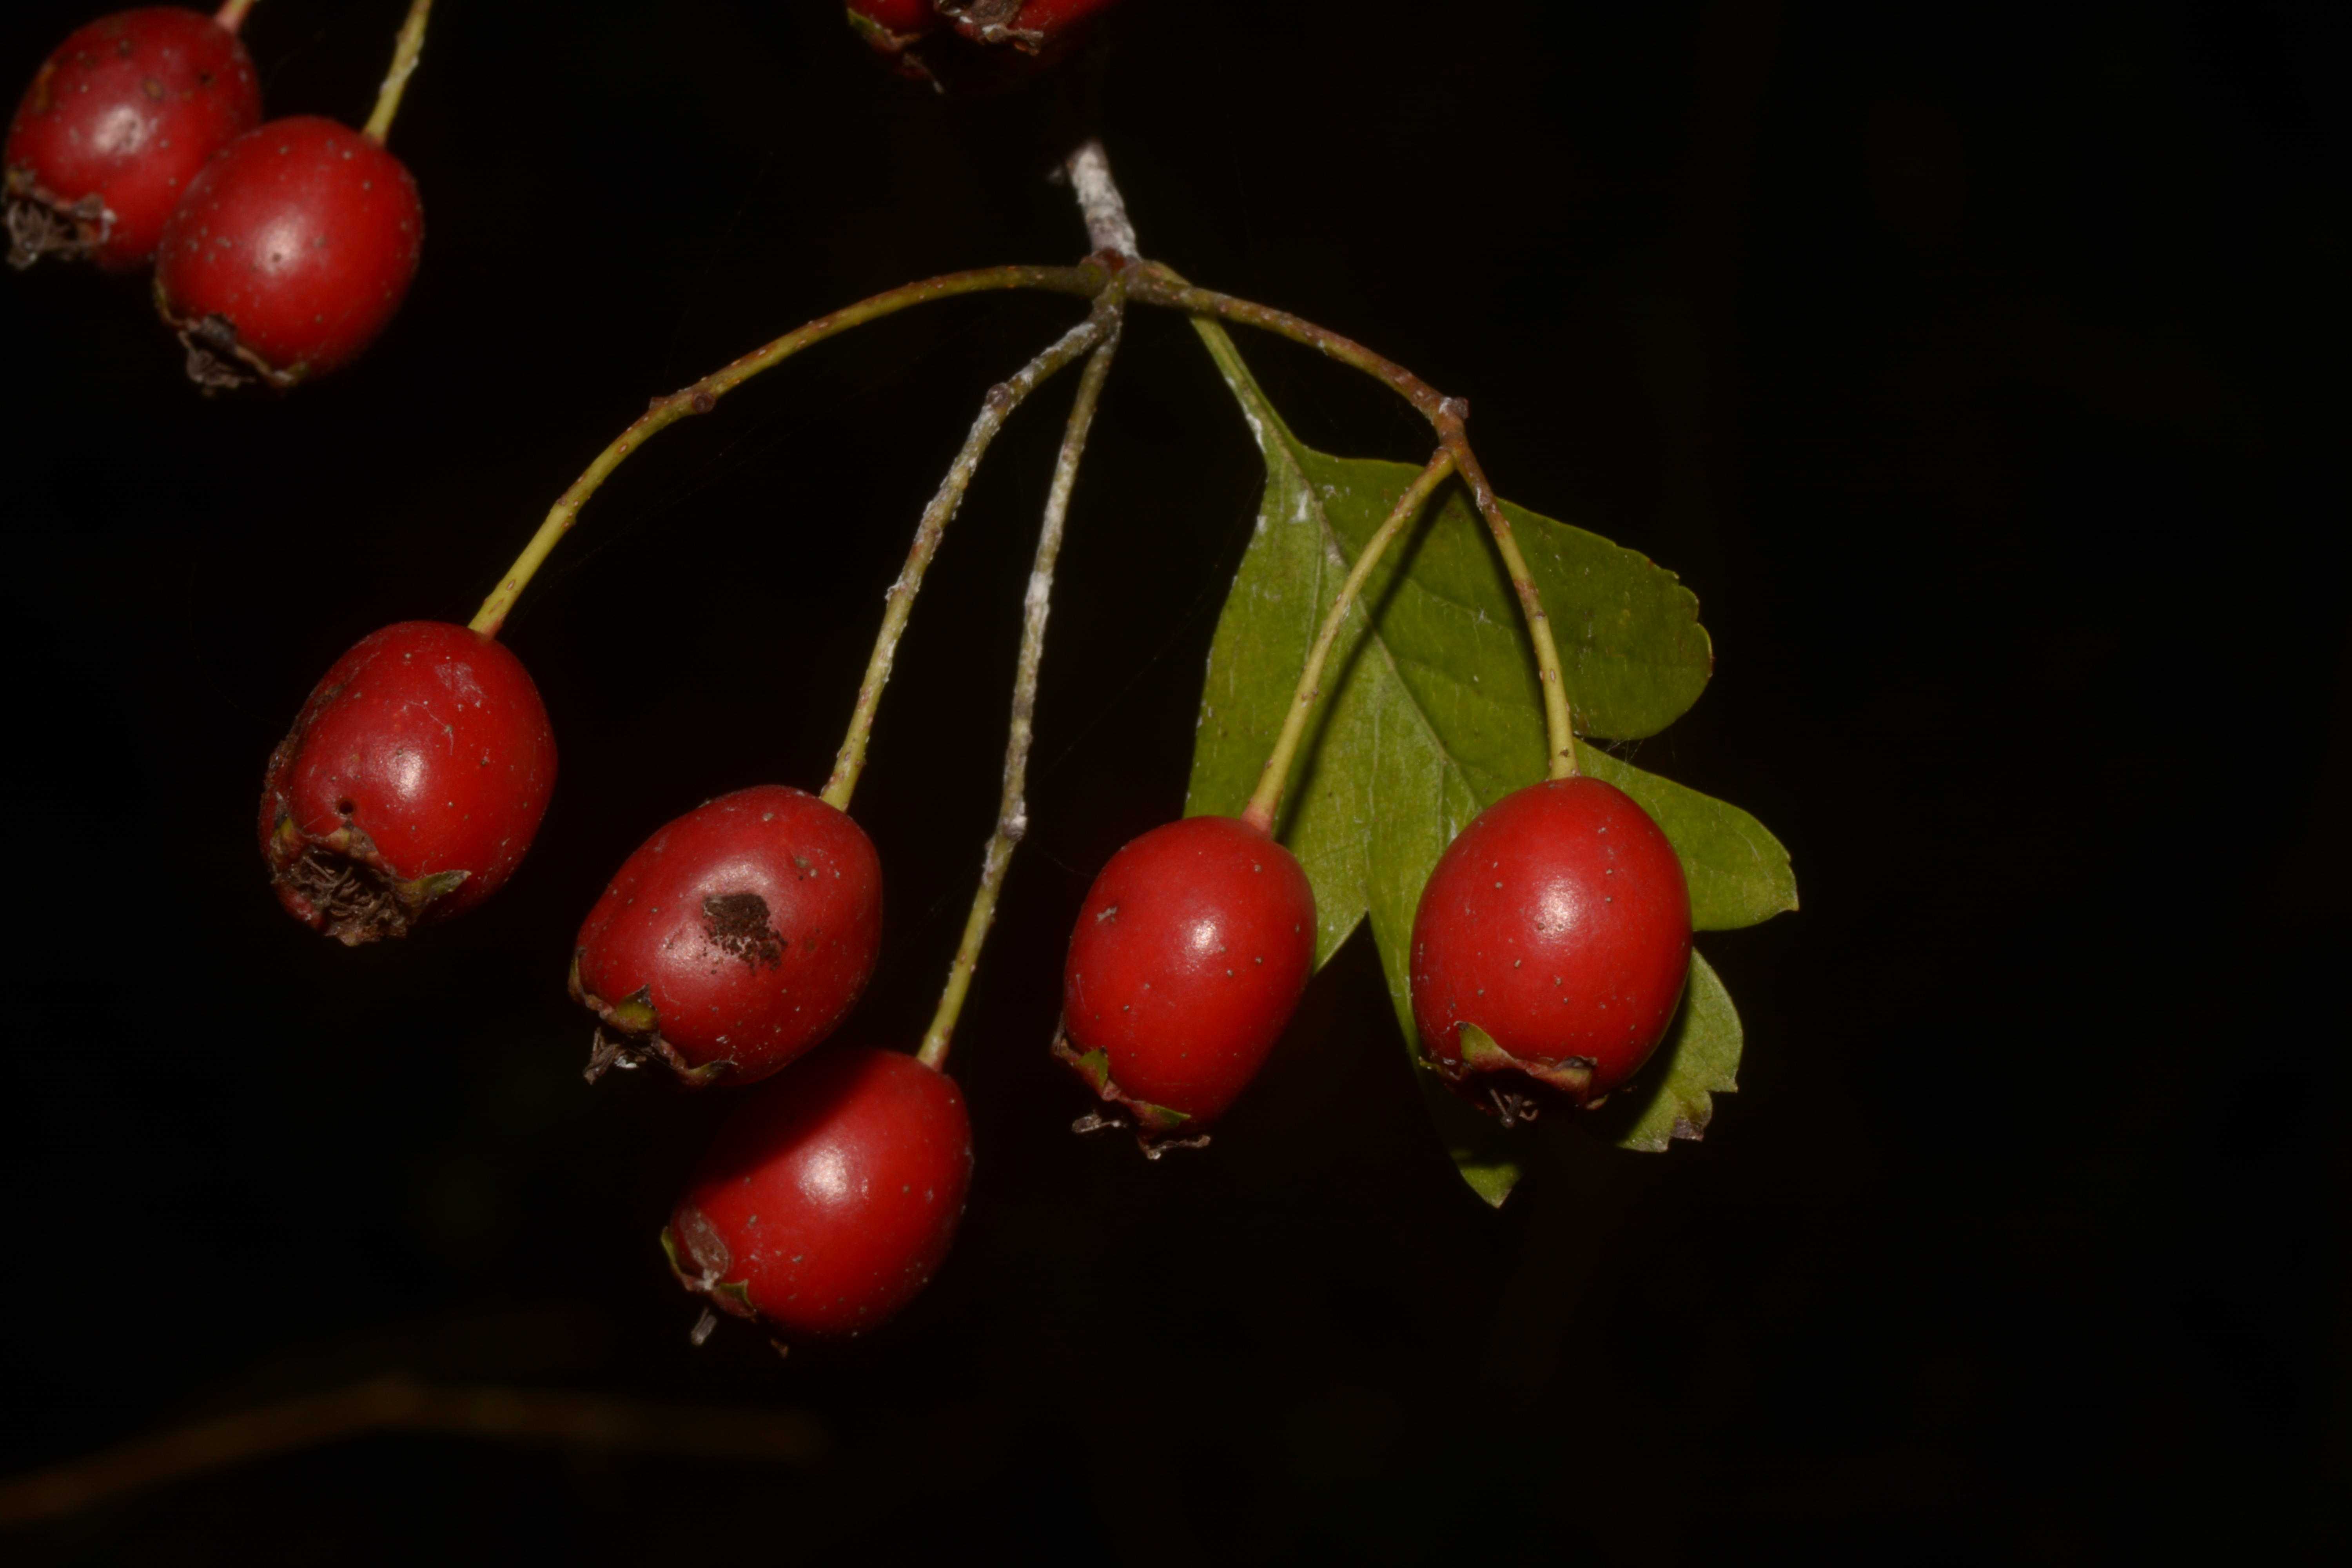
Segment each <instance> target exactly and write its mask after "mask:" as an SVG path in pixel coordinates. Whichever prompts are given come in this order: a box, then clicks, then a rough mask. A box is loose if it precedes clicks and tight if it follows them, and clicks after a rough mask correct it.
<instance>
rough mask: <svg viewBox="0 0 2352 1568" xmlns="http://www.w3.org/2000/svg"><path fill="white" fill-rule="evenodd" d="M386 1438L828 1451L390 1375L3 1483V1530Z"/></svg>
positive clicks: (703, 1425)
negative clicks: (210, 1474)
mask: <svg viewBox="0 0 2352 1568" xmlns="http://www.w3.org/2000/svg"><path fill="white" fill-rule="evenodd" d="M383 1431H398V1432H426V1433H435V1434H440V1435H444V1436H470V1437H485V1438H491V1439H494V1440H500V1441H506V1442H518V1443H561V1444H568V1445H571V1446H572V1447H587V1448H605V1449H621V1450H627V1451H633V1452H639V1453H659V1454H678V1455H686V1456H688V1457H691V1458H722V1459H741V1460H761V1461H768V1462H772V1463H779V1464H788V1465H805V1464H811V1463H814V1461H815V1460H817V1459H818V1458H822V1457H823V1456H824V1452H825V1448H826V1446H827V1445H826V1437H825V1432H824V1427H823V1426H820V1425H819V1424H818V1423H817V1421H816V1419H815V1418H814V1416H811V1415H805V1414H803V1413H802V1412H799V1411H793V1410H745V1409H729V1408H725V1407H718V1408H711V1407H701V1406H695V1405H656V1404H650V1403H646V1402H644V1401H639V1400H628V1399H606V1398H603V1397H600V1396H598V1395H595V1394H574V1393H568V1392H564V1391H562V1390H539V1389H516V1388H497V1387H483V1386H470V1387H468V1386H458V1387H434V1386H431V1385H429V1384H420V1383H416V1382H414V1381H412V1380H411V1379H409V1378H406V1377H403V1376H392V1377H383V1378H376V1379H373V1380H372V1381H370V1382H367V1383H362V1384H353V1385H352V1386H351V1387H349V1388H342V1389H337V1390H335V1391H333V1392H331V1393H328V1394H310V1395H306V1396H304V1397H302V1398H299V1399H292V1400H289V1401H287V1402H286V1403H284V1404H282V1405H266V1406H264V1407H262V1408H260V1409H257V1410H246V1411H240V1412H239V1413H237V1414H236V1415H225V1416H222V1417H220V1418H219V1419H217V1420H213V1421H202V1422H198V1423H196V1424H194V1425H193V1426H184V1427H182V1428H180V1429H179V1430H177V1431H174V1432H166V1433H163V1434H162V1435H160V1436H153V1437H142V1438H139V1439H137V1440H136V1441H133V1442H130V1443H125V1444H123V1445H121V1447H116V1448H110V1449H108V1450H106V1451H105V1452H103V1453H99V1454H94V1455H91V1456H90V1457H89V1458H84V1459H75V1460H71V1461H68V1463H66V1464H62V1465H53V1466H50V1467H49V1468H46V1469H40V1470H34V1471H32V1472H30V1473H28V1474H26V1475H21V1476H17V1477H15V1478H13V1479H9V1480H6V1481H0V1525H8V1524H26V1523H30V1522H32V1521H37V1520H44V1519H56V1518H59V1517H61V1516H63V1515H66V1514H69V1513H75V1512H79V1510H83V1509H85V1508H88V1507H89V1506H90V1505H91V1504H93V1503H97V1502H101V1501H104V1500H107V1499H109V1498H114V1497H121V1496H123V1495H125V1494H128V1493H131V1492H134V1491H139V1490H142V1489H145V1488H148V1487H152V1486H159V1485H162V1484H163V1483H165V1482H169V1481H174V1480H179V1479H184V1478H185V1477H188V1476H193V1475H198V1474H201V1473H203V1472H205V1471H206V1470H216V1469H221V1468H226V1467H228V1466H231V1465H238V1464H243V1463H245V1462H247V1461H248V1460H251V1459H258V1458H267V1457H268V1456H270V1455H272V1454H283V1453H289V1452H291V1451H293V1450H295V1449H299V1448H311V1447H319V1446H320V1445H322V1444H327V1443H335V1442H341V1441H342V1440H343V1439H345V1438H348V1437H356V1436H362V1435H364V1434H367V1433H370V1432H383Z"/></svg>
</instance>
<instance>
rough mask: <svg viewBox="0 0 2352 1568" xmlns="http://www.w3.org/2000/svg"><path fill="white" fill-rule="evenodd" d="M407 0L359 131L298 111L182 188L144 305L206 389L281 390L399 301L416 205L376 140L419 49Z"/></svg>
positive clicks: (386, 318)
mask: <svg viewBox="0 0 2352 1568" xmlns="http://www.w3.org/2000/svg"><path fill="white" fill-rule="evenodd" d="M432 9H433V5H432V0H412V4H411V5H410V6H409V11H408V18H407V20H406V22H404V24H403V25H402V26H401V30H400V37H399V39H398V41H397V42H396V43H395V45H394V52H393V62H392V69H391V71H390V73H389V74H388V75H386V76H385V78H384V79H383V88H382V89H381V90H380V91H379V93H378V94H377V97H376V105H375V112H374V113H373V115H371V116H370V117H369V119H368V122H367V126H366V128H365V129H364V130H361V131H353V130H352V129H351V128H350V127H349V126H346V125H341V124H338V123H337V122H336V121H331V120H321V119H319V118H317V117H315V116H310V115H298V116H295V117H293V118H290V119H287V120H277V121H271V122H270V123H268V124H267V125H263V126H260V127H258V128H257V129H255V130H252V131H249V132H246V133H245V134H244V135H242V136H240V137H238V138H237V139H236V141H234V142H230V143H228V145H226V147H224V148H222V149H221V151H220V153H218V155H217V156H215V158H214V159H213V160H212V161H211V162H210V163H206V164H205V167H204V170H203V172H202V173H201V174H198V175H197V176H196V178H195V179H194V181H193V182H192V183H191V184H190V185H189V187H188V193H187V195H186V196H185V197H184V199H183V200H182V201H181V203H180V205H179V208H178V210H177V211H175V212H174V213H173V215H172V218H171V221H170V223H168V224H167V225H166V226H164V230H163V245H162V247H161V249H160V250H159V251H158V252H157V255H156V263H155V309H156V312H157V313H158V314H159V315H161V316H162V317H163V321H164V324H165V325H166V326H169V327H170V328H171V329H172V330H173V331H174V332H177V333H178V334H179V337H180V342H181V343H182V344H183V345H184V347H185V348H186V349H187V351H188V377H189V379H190V380H192V381H194V383H195V384H197V385H199V386H201V387H203V388H205V390H206V391H208V392H211V391H219V390H222V389H225V388H228V387H234V386H239V385H242V384H246V383H247V382H255V381H258V382H265V383H267V384H269V385H271V386H274V387H277V388H278V389H279V390H280V391H283V390H285V389H287V388H289V387H292V386H294V385H296V384H299V383H300V382H302V381H305V380H307V379H309V378H310V377H311V376H314V375H323V374H326V373H327V372H329V371H331V370H335V369H337V368H339V367H341V366H342V365H344V364H347V363H350V362H351V361H352V360H353V359H355V358H357V357H358V356H359V354H360V353H361V351H362V350H363V349H365V348H366V347H367V346H368V345H369V344H370V343H372V342H374V341H375V340H376V337H377V335H378V334H379V333H381V332H382V331H383V329H384V327H385V325H386V324H387V323H389V322H390V321H391V320H392V318H393V316H394V314H395V313H396V312H397V311H398V310H399V309H400V302H401V301H402V300H404V299H405V298H406V297H407V294H408V286H409V284H410V283H411V282H412V281H414V280H415V277H416V263H417V258H418V257H419V255H420V254H421V253H422V251H423V249H424V246H425V205H424V202H423V200H422V199H421V198H420V197H419V196H418V195H417V194H416V182H415V179H414V178H412V177H411V176H410V174H409V173H408V167H407V165H406V164H404V163H402V162H401V161H400V160H399V159H398V158H395V157H394V156H393V155H392V153H389V152H387V151H385V149H384V145H383V140H384V137H385V136H386V135H387V134H388V133H389V132H390V131H391V129H392V121H393V116H394V113H395V112H396V111H397V110H399V107H400V100H401V96H402V94H403V93H404V92H405V91H406V90H407V86H408V79H409V77H410V76H411V75H412V74H414V72H415V69H416V62H417V59H418V58H419V56H420V55H421V54H422V53H423V50H424V47H425V19H426V17H427V16H429V15H430V14H431V12H432Z"/></svg>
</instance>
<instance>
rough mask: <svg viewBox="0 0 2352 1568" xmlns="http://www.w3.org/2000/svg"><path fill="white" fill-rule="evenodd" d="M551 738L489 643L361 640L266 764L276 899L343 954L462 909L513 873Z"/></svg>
mask: <svg viewBox="0 0 2352 1568" xmlns="http://www.w3.org/2000/svg"><path fill="white" fill-rule="evenodd" d="M554 787H555V735H554V731H552V730H551V728H550V727H549V725H548V721H547V709H546V706H545V705H544V704H543V703H541V700H540V697H539V689H538V687H536V686H535V685H533V684H532V682H531V679H530V671H528V670H526V669H524V668H523V667H522V663H521V661H520V659H518V658H515V656H514V655H513V654H512V653H510V652H509V651H508V650H507V648H506V647H505V646H504V645H503V644H500V643H498V642H495V641H493V640H492V639H490V638H488V637H483V636H481V635H479V634H478V633H477V632H474V631H472V630H471V629H469V628H467V627H465V626H452V625H449V624H448V623H446V622H442V621H403V622H400V623H399V624H397V625H395V626H386V627H384V628H383V630H382V631H379V632H375V633H373V634H371V635H370V636H368V637H363V638H362V639H361V640H360V641H359V643H358V644H357V645H355V646H354V647H352V649H351V651H350V652H348V653H346V654H344V655H343V657H342V658H339V659H337V660H336V661H335V663H334V666H333V668H331V669H329V670H328V671H327V673H326V675H325V677H324V678H323V679H320V682H319V684H318V686H317V688H316V689H313V690H312V691H311V693H310V700H309V701H307V702H305V703H304V704H303V705H302V711H301V713H300V714H299V716H298V717H297V718H296V719H295V721H294V728H293V729H292V730H291V731H289V732H288V734H287V736H286V739H285V740H284V741H282V742H279V743H278V749H277V751H276V752H272V753H271V755H270V758H269V774H268V779H267V781H266V782H265V783H264V784H263V786H262V792H261V853H262V858H264V859H265V860H266V861H267V862H268V866H269V873H270V882H271V884H272V886H274V887H275V888H276V889H277V892H278V901H279V902H281V903H283V904H284V905H285V906H286V909H287V911H288V912H289V913H290V914H292V915H293V916H294V918H295V919H296V920H299V921H302V922H303V923H304V924H305V925H308V926H310V927H311V928H312V929H313V930H316V931H324V932H325V933H326V934H328V935H329V936H331V937H334V938H336V939H337V940H339V941H341V942H345V943H347V944H351V945H354V946H355V945H357V944H358V943H361V942H373V941H375V940H377V939H379V938H382V937H392V936H403V935H405V934H406V933H407V931H408V929H409V927H410V926H412V925H414V924H416V923H417V922H419V921H425V920H446V919H447V918H448V917H449V916H451V915H457V914H462V913H464V912H465V911H466V910H470V909H472V908H474V906H476V905H477V904H479V903H480V902H481V901H482V900H484V899H487V898H488V897H489V896H490V895H491V894H492V893H494V892H496V891H497V890H498V889H499V888H500V887H502V886H503V885H504V884H505V882H506V880H507V879H508V878H509V877H511V876H513V875H514V871H515V868H516V867H517V866H519V865H520V864H521V863H522V858H523V853H524V851H526V850H527V849H529V848H530V841H531V838H532V836H533V835H535V834H536V833H537V832H538V831H539V823H540V818H541V816H545V815H546V812H547V799H548V795H549V794H550V793H551V791H552V790H553V789H554Z"/></svg>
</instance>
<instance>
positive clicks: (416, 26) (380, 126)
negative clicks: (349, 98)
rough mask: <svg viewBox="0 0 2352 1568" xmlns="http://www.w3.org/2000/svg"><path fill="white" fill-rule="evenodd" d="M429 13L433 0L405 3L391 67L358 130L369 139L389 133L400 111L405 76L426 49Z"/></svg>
mask: <svg viewBox="0 0 2352 1568" xmlns="http://www.w3.org/2000/svg"><path fill="white" fill-rule="evenodd" d="M432 14H433V0H413V3H412V4H411V5H409V7H408V19H407V20H406V21H404V22H403V23H401V25H400V37H397V38H395V39H394V40H393V46H392V69H391V70H389V71H387V72H385V73H384V78H383V86H382V87H381V88H379V89H376V95H375V112H374V113H373V114H371V115H369V116H368V122H367V124H366V125H365V126H364V127H362V129H361V131H360V134H361V135H362V136H364V137H366V138H367V139H368V140H369V141H371V142H382V141H383V139H384V138H385V137H386V136H389V135H390V134H392V117H393V116H394V115H395V114H398V113H399V112H400V95H401V94H402V93H404V92H406V91H407V90H408V79H409V78H410V77H412V76H414V75H415V74H416V62H417V59H418V58H419V57H421V56H422V55H423V54H424V53H425V18H426V17H428V16H431V15H432Z"/></svg>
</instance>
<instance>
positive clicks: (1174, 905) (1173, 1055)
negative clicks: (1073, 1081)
mask: <svg viewBox="0 0 2352 1568" xmlns="http://www.w3.org/2000/svg"><path fill="white" fill-rule="evenodd" d="M1314 965H1315V890H1314V889H1313V888H1312V887H1311V886H1309V885H1308V883H1307V873H1306V871H1305V870H1304V869H1303V868H1301V867H1300V866H1299V864H1298V860H1297V857H1295V856H1293V855H1292V854H1291V853H1290V851H1289V850H1287V849H1286V848H1284V847H1282V846H1281V845H1279V844H1277V843H1276V842H1275V841H1274V840H1273V839H1272V838H1270V837H1267V836H1266V834H1265V830H1264V829H1262V828H1260V827H1258V826H1255V825H1254V824H1251V823H1248V822H1244V821H1243V820H1242V819H1240V818H1238V817H1231V816H1188V817H1185V818H1182V819H1181V820H1180V821H1176V822H1171V823H1168V824H1166V825H1164V826H1160V827H1155V828H1153V829H1152V830H1151V831H1150V832H1149V833H1146V834H1143V835H1142V836H1141V837H1138V838H1136V839H1134V840H1132V841H1131V842H1129V844H1128V845H1127V846H1126V847H1124V848H1122V849H1120V850H1119V852H1118V854H1116V855H1114V856H1112V857H1111V858H1110V860H1109V862H1108V864H1106V865H1105V866H1104V867H1103V868H1102V874H1101V875H1100V876H1098V877H1097V878H1096V879H1095V883H1094V886H1093V887H1092V888H1090V889H1087V897H1086V901H1085V902H1084V903H1083V904H1081V905H1080V906H1079V908H1078V921H1077V928H1076V931H1073V932H1072V934H1071V937H1070V952H1069V959H1068V962H1067V963H1066V966H1065V968H1064V970H1063V980H1062V1031H1061V1033H1060V1035H1059V1036H1057V1037H1056V1038H1055V1041H1054V1054H1055V1056H1056V1057H1059V1058H1061V1059H1062V1060H1063V1061H1065V1062H1067V1063H1068V1064H1069V1065H1070V1066H1071V1067H1072V1068H1074V1069H1075V1070H1076V1072H1077V1073H1078V1075H1079V1076H1080V1077H1081V1078H1083V1079H1086V1081H1087V1084H1088V1085H1089V1086H1090V1087H1091V1088H1092V1089H1094V1090H1095V1092H1096V1093H1097V1095H1099V1096H1101V1097H1102V1099H1104V1100H1108V1101H1111V1102H1112V1103H1114V1104H1116V1105H1118V1106H1120V1107H1123V1108H1124V1109H1125V1110H1127V1111H1128V1112H1129V1114H1130V1115H1132V1116H1133V1117H1134V1119H1135V1122H1136V1129H1137V1132H1138V1134H1139V1136H1140V1137H1142V1138H1143V1139H1145V1140H1146V1142H1147V1145H1148V1144H1149V1142H1150V1141H1151V1140H1155V1139H1158V1138H1161V1137H1165V1136H1168V1135H1170V1134H1179V1135H1181V1136H1184V1137H1187V1138H1189V1137H1192V1136H1195V1135H1197V1134H1200V1133H1202V1132H1203V1131H1205V1130H1206V1129H1207V1128H1208V1127H1209V1125H1210V1124H1211V1123H1213V1121H1216V1119H1217V1118H1218V1117H1219V1116H1221V1115H1223V1113H1224V1110H1225V1109H1226V1107H1228V1106H1230V1105H1231V1104H1232V1103H1233V1102H1234V1100H1235V1098H1236V1097H1238V1096H1239V1095H1240V1094H1241V1092H1242V1090H1243V1089H1245V1088H1246V1087H1248V1085H1249V1081H1250V1079H1253V1078H1255V1076H1256V1075H1257V1070H1258V1068H1259V1067H1260V1065H1262V1064H1263V1063H1264V1062H1265V1057H1266V1053H1267V1052H1268V1051H1270V1050H1272V1049H1273V1047H1274V1042H1275V1041H1276V1039H1277V1038H1279V1037H1280V1036H1281V1034H1282V1031H1283V1028H1284V1027H1285V1026H1286V1025H1287V1024H1288V1023H1289V1022H1290V1016H1291V1014H1292V1013H1293V1012H1295V1011H1296V1010H1297V1006H1298V998H1299V996H1300V994H1302V993H1303V992H1305V990H1306V989H1307V980H1308V978H1309V977H1310V976H1311V975H1312V973H1313V972H1314Z"/></svg>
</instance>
